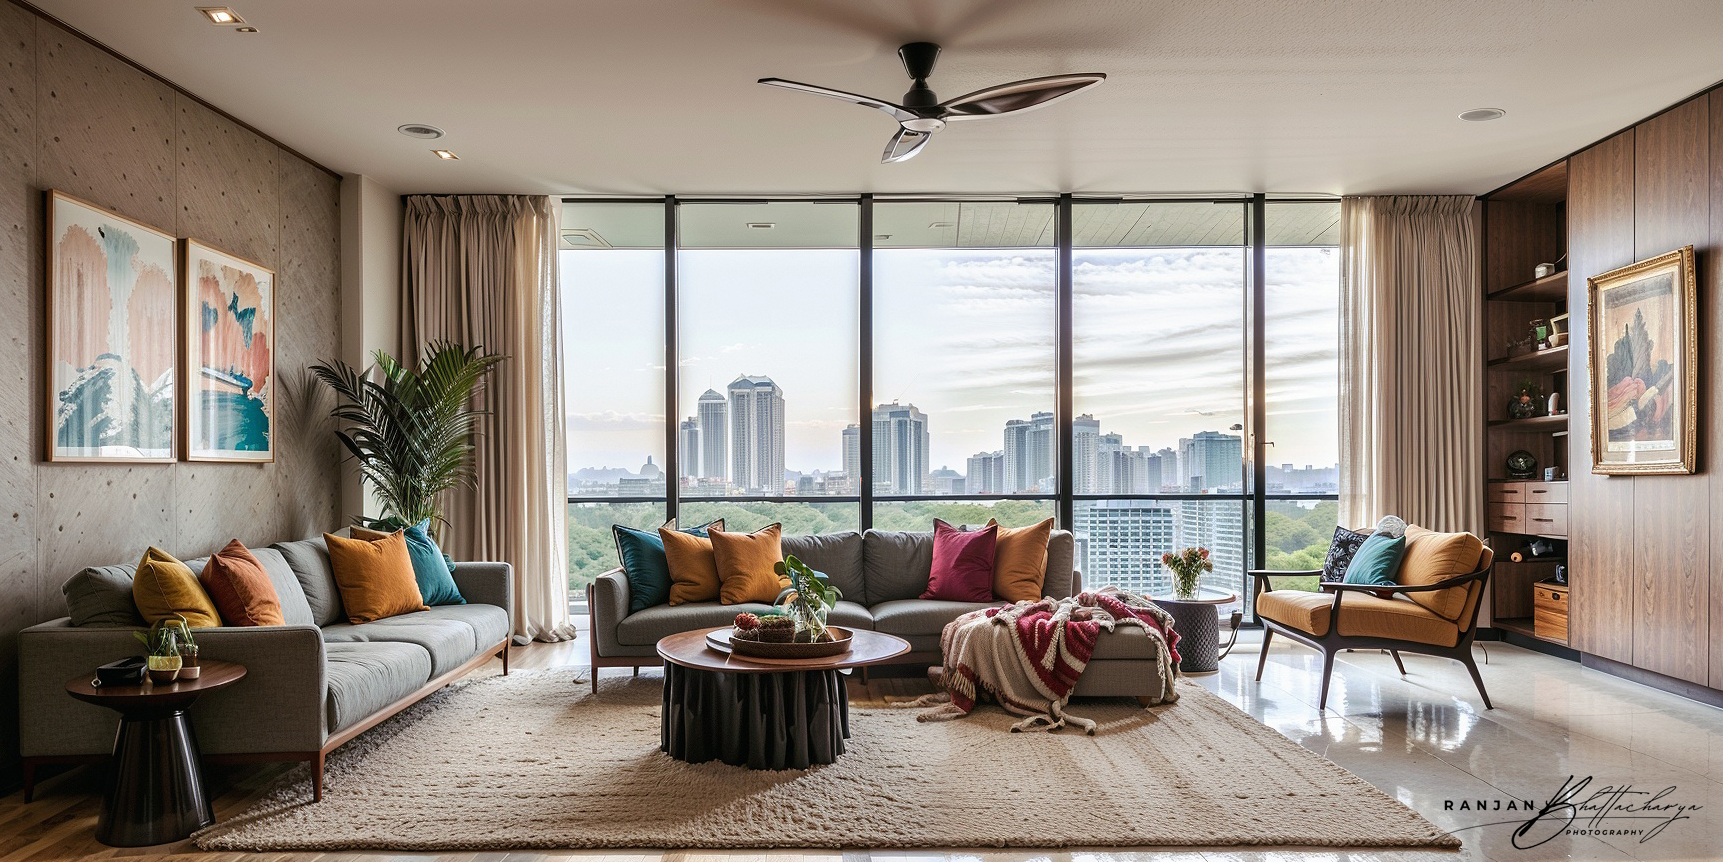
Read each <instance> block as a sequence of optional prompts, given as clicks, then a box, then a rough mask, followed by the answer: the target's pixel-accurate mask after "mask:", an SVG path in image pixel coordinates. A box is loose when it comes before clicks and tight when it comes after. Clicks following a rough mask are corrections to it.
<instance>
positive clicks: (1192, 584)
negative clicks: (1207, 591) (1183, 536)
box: [1161, 548, 1214, 601]
mask: <svg viewBox="0 0 1723 862" xmlns="http://www.w3.org/2000/svg"><path fill="white" fill-rule="evenodd" d="M1161 565H1163V566H1166V567H1167V571H1169V572H1172V573H1173V595H1175V596H1177V597H1178V599H1179V600H1180V601H1189V600H1191V599H1194V598H1196V597H1197V582H1198V581H1199V580H1200V579H1201V578H1202V576H1203V573H1204V572H1212V571H1214V561H1213V560H1211V559H1209V550H1208V548H1186V549H1184V550H1182V551H1180V552H1178V553H1176V554H1174V553H1165V554H1162V555H1161Z"/></svg>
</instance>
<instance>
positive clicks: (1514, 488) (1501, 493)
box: [1489, 482, 1526, 503]
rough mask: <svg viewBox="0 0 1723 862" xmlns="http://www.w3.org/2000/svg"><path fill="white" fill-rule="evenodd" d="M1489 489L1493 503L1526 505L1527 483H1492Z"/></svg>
mask: <svg viewBox="0 0 1723 862" xmlns="http://www.w3.org/2000/svg"><path fill="white" fill-rule="evenodd" d="M1489 489H1490V490H1489V494H1490V496H1489V501H1490V502H1492V503H1524V502H1525V501H1526V483H1524V482H1491V483H1489Z"/></svg>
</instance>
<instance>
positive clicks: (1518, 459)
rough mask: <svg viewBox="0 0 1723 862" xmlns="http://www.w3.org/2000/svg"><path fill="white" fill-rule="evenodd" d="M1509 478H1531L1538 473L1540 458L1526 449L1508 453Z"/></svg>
mask: <svg viewBox="0 0 1723 862" xmlns="http://www.w3.org/2000/svg"><path fill="white" fill-rule="evenodd" d="M1507 468H1508V478H1510V479H1530V478H1531V477H1533V476H1535V475H1537V472H1538V459H1537V458H1535V457H1533V456H1532V453H1530V452H1527V451H1526V450H1524V449H1516V450H1514V451H1513V452H1512V453H1511V454H1509V455H1508V462H1507Z"/></svg>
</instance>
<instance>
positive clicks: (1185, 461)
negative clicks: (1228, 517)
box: [1179, 431, 1244, 491]
mask: <svg viewBox="0 0 1723 862" xmlns="http://www.w3.org/2000/svg"><path fill="white" fill-rule="evenodd" d="M1179 468H1180V470H1181V472H1180V473H1179V484H1180V485H1182V486H1183V487H1184V489H1185V490H1187V491H1206V490H1213V489H1220V488H1229V487H1231V486H1234V485H1239V486H1242V485H1243V484H1244V447H1243V443H1242V442H1241V441H1240V440H1239V438H1237V437H1234V436H1233V435H1231V434H1222V433H1220V432H1219V431H1198V432H1197V433H1196V434H1195V435H1193V436H1191V437H1185V438H1183V439H1180V440H1179Z"/></svg>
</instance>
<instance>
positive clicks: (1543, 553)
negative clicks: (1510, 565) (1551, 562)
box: [1508, 539, 1559, 563]
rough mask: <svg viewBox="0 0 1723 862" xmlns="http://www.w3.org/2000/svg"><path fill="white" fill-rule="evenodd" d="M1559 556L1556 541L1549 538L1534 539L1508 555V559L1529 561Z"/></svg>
mask: <svg viewBox="0 0 1723 862" xmlns="http://www.w3.org/2000/svg"><path fill="white" fill-rule="evenodd" d="M1556 556H1559V555H1558V554H1557V553H1556V546H1555V542H1553V541H1550V540H1549V539H1533V540H1532V541H1531V544H1528V545H1526V546H1525V547H1523V548H1520V549H1519V550H1517V551H1514V552H1513V553H1511V554H1509V555H1508V559H1510V560H1513V561H1514V562H1516V563H1524V562H1529V561H1531V560H1534V559H1541V558H1546V557H1556Z"/></svg>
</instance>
